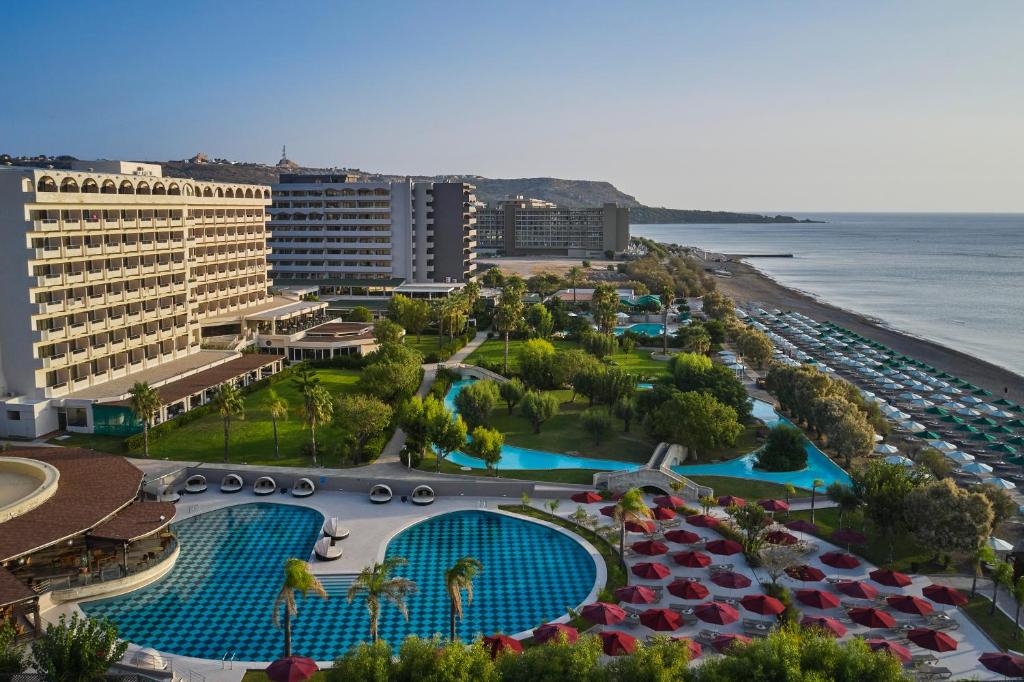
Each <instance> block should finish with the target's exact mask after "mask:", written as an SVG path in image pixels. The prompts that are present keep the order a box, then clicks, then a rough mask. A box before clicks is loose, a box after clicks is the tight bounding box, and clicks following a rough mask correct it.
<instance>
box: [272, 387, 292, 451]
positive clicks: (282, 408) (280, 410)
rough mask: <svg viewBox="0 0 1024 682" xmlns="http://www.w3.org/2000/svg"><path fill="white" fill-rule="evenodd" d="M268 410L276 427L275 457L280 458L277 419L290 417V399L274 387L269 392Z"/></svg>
mask: <svg viewBox="0 0 1024 682" xmlns="http://www.w3.org/2000/svg"><path fill="white" fill-rule="evenodd" d="M267 412H269V413H270V423H271V424H272V425H273V427H274V459H280V458H281V446H280V445H279V444H278V442H277V420H278V419H288V401H287V400H285V399H284V398H282V397H281V396H279V395H278V394H277V391H275V390H274V389H270V390H269V391H268V392H267Z"/></svg>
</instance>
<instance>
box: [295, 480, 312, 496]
mask: <svg viewBox="0 0 1024 682" xmlns="http://www.w3.org/2000/svg"><path fill="white" fill-rule="evenodd" d="M314 492H316V486H314V485H313V481H311V480H309V479H308V478H300V479H299V480H297V481H295V485H293V486H292V495H293V496H295V497H309V496H310V495H312V494H313V493H314Z"/></svg>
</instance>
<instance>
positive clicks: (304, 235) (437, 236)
mask: <svg viewBox="0 0 1024 682" xmlns="http://www.w3.org/2000/svg"><path fill="white" fill-rule="evenodd" d="M473 189H474V188H473V186H472V185H468V184H465V183H458V182H454V183H430V182H412V181H411V180H408V179H406V180H399V181H393V182H383V181H381V182H359V181H358V179H357V177H356V176H352V175H347V174H344V173H341V174H336V175H334V174H326V175H301V174H282V175H281V176H280V182H279V183H278V184H277V185H274V187H273V203H272V205H271V206H270V209H269V211H270V224H269V227H270V229H271V231H272V233H273V236H272V237H271V238H270V242H269V243H270V246H271V249H272V251H271V255H270V266H271V271H272V276H273V278H274V281H275V282H278V283H281V284H295V285H317V286H319V287H320V288H321V291H323V292H325V293H330V292H332V291H335V290H340V289H345V288H351V287H352V286H359V285H365V287H373V286H374V285H377V284H384V283H386V282H392V283H394V284H395V285H397V284H398V283H400V282H402V281H407V282H418V283H429V282H464V281H467V280H469V279H471V278H472V277H473V276H474V274H475V271H476V262H475V260H474V259H475V247H476V218H475V211H476V208H475V205H476V197H475V196H474V195H473Z"/></svg>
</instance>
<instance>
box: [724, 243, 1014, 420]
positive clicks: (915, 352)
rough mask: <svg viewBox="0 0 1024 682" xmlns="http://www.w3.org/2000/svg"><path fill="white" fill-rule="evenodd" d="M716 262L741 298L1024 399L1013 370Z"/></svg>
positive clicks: (746, 268)
mask: <svg viewBox="0 0 1024 682" xmlns="http://www.w3.org/2000/svg"><path fill="white" fill-rule="evenodd" d="M714 265H715V267H716V268H719V269H722V270H728V271H729V272H730V273H732V277H716V278H715V281H716V282H717V283H718V286H719V288H720V289H721V290H722V291H723V292H724V293H726V294H728V295H729V296H730V297H732V299H733V300H735V301H736V302H737V303H740V304H756V305H759V306H761V307H762V308H766V309H769V310H770V309H772V308H779V309H781V310H795V311H797V312H800V313H802V314H804V315H807V316H809V317H812V318H814V319H816V320H819V321H822V322H824V321H831V322H834V323H836V324H839V325H842V326H844V327H846V328H848V329H852V330H853V331H855V332H857V333H858V334H863V335H864V336H867V337H869V338H872V339H875V340H876V341H879V342H881V343H884V344H886V345H887V346H889V347H890V348H893V349H895V350H897V351H899V352H900V353H903V354H905V355H909V356H911V357H913V358H916V359H918V360H921V361H922V362H926V363H928V364H929V365H932V366H934V367H937V368H939V369H941V370H944V371H946V372H949V373H950V374H953V375H955V376H958V377H961V378H963V379H966V380H967V381H970V382H971V383H973V384H977V385H978V386H982V387H983V388H987V389H988V390H990V391H992V393H993V394H994V395H995V396H997V397H1007V398H1009V399H1010V400H1012V401H1014V402H1017V403H1020V402H1022V401H1024V377H1021V376H1020V375H1018V374H1015V373H1014V372H1011V371H1009V370H1007V369H1003V368H1002V367H998V366H996V365H993V364H992V363H989V362H985V361H984V360H981V359H978V358H976V357H973V356H971V355H968V354H966V353H961V352H960V351H956V350H953V349H951V348H946V347H945V346H941V345H939V344H937V343H932V342H931V341H927V340H924V339H920V338H916V337H914V336H910V335H909V334H904V333H901V332H899V331H895V330H892V329H888V328H886V327H884V326H882V325H881V324H879V323H877V322H875V321H873V320H871V319H870V318H868V317H866V316H864V315H859V314H857V313H855V312H852V311H849V310H844V309H842V308H837V307H835V306H832V305H829V304H827V303H822V302H821V301H817V300H815V299H814V298H812V297H810V296H808V295H806V294H803V293H800V292H798V291H794V290H793V289H789V288H787V287H784V286H782V285H781V284H779V283H778V282H776V281H774V280H772V279H771V278H769V277H767V276H765V275H763V274H761V273H760V272H759V271H758V270H756V269H755V268H754V267H752V266H750V265H748V264H746V263H743V262H740V261H729V262H725V263H715V264H714ZM1004 390H1005V392H1004Z"/></svg>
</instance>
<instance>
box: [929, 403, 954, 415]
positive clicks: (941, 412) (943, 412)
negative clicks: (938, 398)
mask: <svg viewBox="0 0 1024 682" xmlns="http://www.w3.org/2000/svg"><path fill="white" fill-rule="evenodd" d="M925 412H926V413H928V414H937V415H940V416H943V417H945V416H946V415H947V414H949V412H947V411H946V410H944V409H943V408H941V407H938V406H937V405H933V406H932V407H929V408H928V409H926V410H925Z"/></svg>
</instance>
